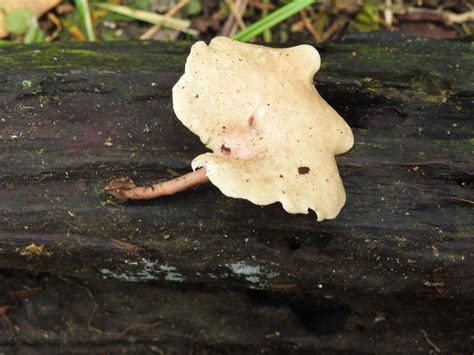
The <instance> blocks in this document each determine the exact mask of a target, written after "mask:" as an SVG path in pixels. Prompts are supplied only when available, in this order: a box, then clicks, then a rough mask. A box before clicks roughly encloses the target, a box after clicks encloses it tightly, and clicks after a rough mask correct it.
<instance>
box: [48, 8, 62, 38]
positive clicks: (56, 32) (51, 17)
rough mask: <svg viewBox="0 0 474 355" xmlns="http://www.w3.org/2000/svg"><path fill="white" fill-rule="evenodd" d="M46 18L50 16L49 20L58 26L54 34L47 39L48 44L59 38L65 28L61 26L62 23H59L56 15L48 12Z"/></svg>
mask: <svg viewBox="0 0 474 355" xmlns="http://www.w3.org/2000/svg"><path fill="white" fill-rule="evenodd" d="M46 16H48V20H50V21H51V22H52V23H53V24H54V25H55V26H56V29H55V30H54V32H53V33H52V34H51V35H49V36H47V37H46V38H45V41H46V42H51V41H52V40H53V39H55V38H56V37H58V36H59V33H60V32H61V31H62V29H63V26H62V25H61V21H59V19H58V18H57V17H56V15H54V14H53V13H52V12H48V13H47V14H46Z"/></svg>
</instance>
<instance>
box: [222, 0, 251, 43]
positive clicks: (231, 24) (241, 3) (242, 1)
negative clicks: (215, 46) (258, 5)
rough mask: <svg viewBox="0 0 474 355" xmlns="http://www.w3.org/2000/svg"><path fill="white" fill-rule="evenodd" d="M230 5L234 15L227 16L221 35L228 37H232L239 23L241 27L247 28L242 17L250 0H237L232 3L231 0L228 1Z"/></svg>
mask: <svg viewBox="0 0 474 355" xmlns="http://www.w3.org/2000/svg"><path fill="white" fill-rule="evenodd" d="M226 4H227V5H228V6H229V9H230V12H231V15H232V16H229V17H228V18H227V21H226V22H225V24H224V26H223V27H222V31H221V35H222V36H226V37H232V36H233V35H234V34H235V33H236V32H237V25H239V26H240V27H241V28H245V23H244V21H243V19H242V16H243V14H244V13H245V9H246V8H247V4H248V0H237V1H236V3H235V4H234V3H232V2H231V1H230V0H227V1H226Z"/></svg>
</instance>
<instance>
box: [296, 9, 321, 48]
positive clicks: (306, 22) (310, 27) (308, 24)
mask: <svg viewBox="0 0 474 355" xmlns="http://www.w3.org/2000/svg"><path fill="white" fill-rule="evenodd" d="M300 16H301V18H302V20H303V24H304V27H306V29H307V30H308V32H309V33H311V35H312V36H313V38H314V40H315V41H316V42H318V43H320V42H321V36H320V35H319V33H318V32H317V31H316V29H315V28H314V26H313V24H312V23H311V20H310V19H309V17H308V16H307V15H306V10H301V11H300Z"/></svg>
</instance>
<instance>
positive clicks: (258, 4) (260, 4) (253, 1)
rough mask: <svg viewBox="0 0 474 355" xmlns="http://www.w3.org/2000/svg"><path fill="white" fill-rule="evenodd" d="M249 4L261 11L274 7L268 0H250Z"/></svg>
mask: <svg viewBox="0 0 474 355" xmlns="http://www.w3.org/2000/svg"><path fill="white" fill-rule="evenodd" d="M249 5H250V6H252V7H254V8H256V9H259V10H262V11H265V10H266V11H268V10H273V9H274V8H275V5H273V4H272V3H271V2H269V0H264V1H260V0H250V1H249Z"/></svg>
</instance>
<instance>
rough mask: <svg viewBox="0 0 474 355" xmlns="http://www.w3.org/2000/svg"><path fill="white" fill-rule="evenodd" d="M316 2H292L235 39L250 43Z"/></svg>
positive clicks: (236, 35) (240, 33)
mask: <svg viewBox="0 0 474 355" xmlns="http://www.w3.org/2000/svg"><path fill="white" fill-rule="evenodd" d="M315 2H316V1H315V0H295V1H292V2H290V3H288V4H286V5H285V6H282V7H280V8H279V9H278V10H275V11H273V12H272V13H271V14H269V15H268V16H265V17H264V18H262V19H261V20H260V21H257V22H255V23H254V24H252V25H250V26H249V27H247V28H246V29H244V30H242V31H240V32H239V33H236V34H235V36H234V37H233V38H234V39H236V40H238V41H242V42H247V41H250V40H252V39H253V38H255V37H256V36H258V35H259V34H261V33H263V32H264V31H265V30H268V29H270V28H272V27H273V26H275V25H277V24H279V23H280V22H283V21H285V20H286V19H287V18H289V17H291V16H293V15H294V14H296V13H298V12H299V11H301V10H303V9H304V8H306V7H307V6H309V5H312V4H314V3H315Z"/></svg>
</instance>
